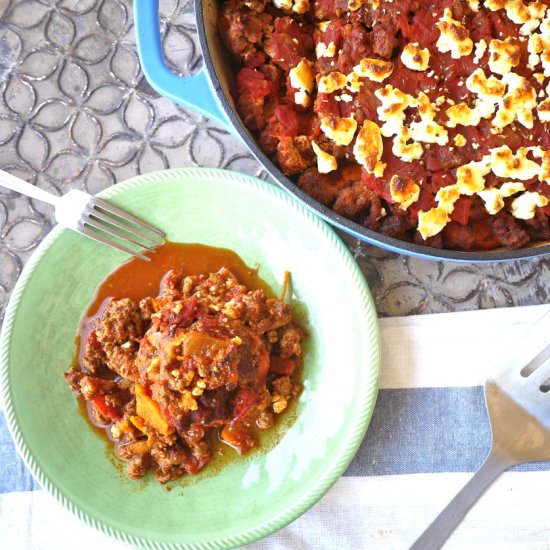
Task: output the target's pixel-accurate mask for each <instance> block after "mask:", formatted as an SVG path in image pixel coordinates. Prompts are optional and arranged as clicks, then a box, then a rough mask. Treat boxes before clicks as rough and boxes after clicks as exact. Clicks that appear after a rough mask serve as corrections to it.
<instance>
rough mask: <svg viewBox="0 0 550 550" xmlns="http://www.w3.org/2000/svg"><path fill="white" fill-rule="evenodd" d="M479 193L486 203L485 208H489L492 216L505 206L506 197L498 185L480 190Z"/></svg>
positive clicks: (488, 210)
mask: <svg viewBox="0 0 550 550" xmlns="http://www.w3.org/2000/svg"><path fill="white" fill-rule="evenodd" d="M478 195H479V196H480V197H481V199H482V200H483V202H484V203H485V210H487V212H488V213H489V214H491V215H492V216H493V215H495V214H497V213H498V212H500V211H501V210H502V209H503V208H504V199H503V198H502V194H501V192H500V190H499V189H498V188H497V187H492V188H491V189H484V190H483V191H479V192H478Z"/></svg>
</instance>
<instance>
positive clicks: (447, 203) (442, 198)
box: [435, 184, 460, 214]
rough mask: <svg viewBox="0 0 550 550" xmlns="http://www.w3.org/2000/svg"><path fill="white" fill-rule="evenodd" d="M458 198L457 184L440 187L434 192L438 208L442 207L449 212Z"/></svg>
mask: <svg viewBox="0 0 550 550" xmlns="http://www.w3.org/2000/svg"><path fill="white" fill-rule="evenodd" d="M459 198H460V191H459V190H458V185H456V184H454V185H447V187H442V188H441V189H439V190H438V192H437V193H436V194H435V200H436V201H437V202H438V205H437V206H438V208H442V209H443V210H445V212H447V214H450V213H451V212H452V211H453V210H454V207H455V202H456V201H457V200H458V199H459Z"/></svg>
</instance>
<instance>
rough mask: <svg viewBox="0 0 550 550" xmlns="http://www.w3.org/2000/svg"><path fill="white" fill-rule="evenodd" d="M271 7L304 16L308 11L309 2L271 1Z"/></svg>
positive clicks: (304, 0)
mask: <svg viewBox="0 0 550 550" xmlns="http://www.w3.org/2000/svg"><path fill="white" fill-rule="evenodd" d="M273 5H274V6H275V7H276V8H279V9H280V10H285V11H291V10H292V11H293V12H295V13H299V14H304V13H306V12H307V11H308V10H309V0H294V2H293V1H292V0H273Z"/></svg>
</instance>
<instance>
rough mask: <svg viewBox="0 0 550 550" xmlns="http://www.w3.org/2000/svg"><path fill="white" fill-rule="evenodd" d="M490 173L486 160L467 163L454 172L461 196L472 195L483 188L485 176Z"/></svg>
mask: <svg viewBox="0 0 550 550" xmlns="http://www.w3.org/2000/svg"><path fill="white" fill-rule="evenodd" d="M490 171H491V166H490V164H489V159H488V158H483V159H482V160H480V161H478V162H469V163H468V164H465V165H464V166H460V167H459V168H457V170H456V186H457V189H458V191H459V192H460V194H461V195H473V194H474V193H479V192H480V191H483V189H484V188H485V176H486V175H487V174H488V173H489V172H490Z"/></svg>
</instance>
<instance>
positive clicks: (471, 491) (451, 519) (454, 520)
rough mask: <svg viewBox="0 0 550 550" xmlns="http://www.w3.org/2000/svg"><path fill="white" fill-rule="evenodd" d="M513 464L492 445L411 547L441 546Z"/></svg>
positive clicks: (427, 549)
mask: <svg viewBox="0 0 550 550" xmlns="http://www.w3.org/2000/svg"><path fill="white" fill-rule="evenodd" d="M513 465H514V461H512V460H510V459H509V458H507V457H506V456H504V455H502V454H500V453H499V452H498V451H496V450H495V449H494V448H493V449H491V452H490V453H489V455H488V456H487V458H486V459H485V462H483V464H482V465H481V466H480V467H479V470H478V471H477V472H476V473H475V474H474V475H473V477H472V478H471V479H470V481H468V483H466V485H465V486H464V487H463V488H462V489H461V490H460V492H459V493H458V494H457V495H456V496H455V497H454V498H453V500H451V502H449V504H447V506H446V507H445V508H444V509H443V511H442V512H441V513H440V514H439V515H438V516H437V517H436V518H435V519H434V521H433V522H432V523H431V525H430V526H429V527H428V528H427V529H426V530H425V531H424V533H422V535H421V536H420V537H419V538H418V540H417V541H416V542H415V543H414V544H413V545H412V546H411V550H438V549H439V548H441V546H443V543H444V542H445V541H446V540H447V538H449V536H450V534H451V533H452V532H453V531H454V530H455V528H456V526H457V525H458V524H459V523H460V522H461V521H462V518H464V516H465V515H466V513H467V512H468V510H469V509H470V508H471V507H472V506H473V505H474V503H475V502H476V501H477V499H478V498H479V497H480V496H481V495H482V494H483V493H484V492H485V490H486V489H487V487H489V485H491V483H492V482H493V481H494V480H495V479H496V478H497V477H498V476H499V475H500V474H501V473H502V472H504V470H507V469H508V468H509V467H510V466H513Z"/></svg>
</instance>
